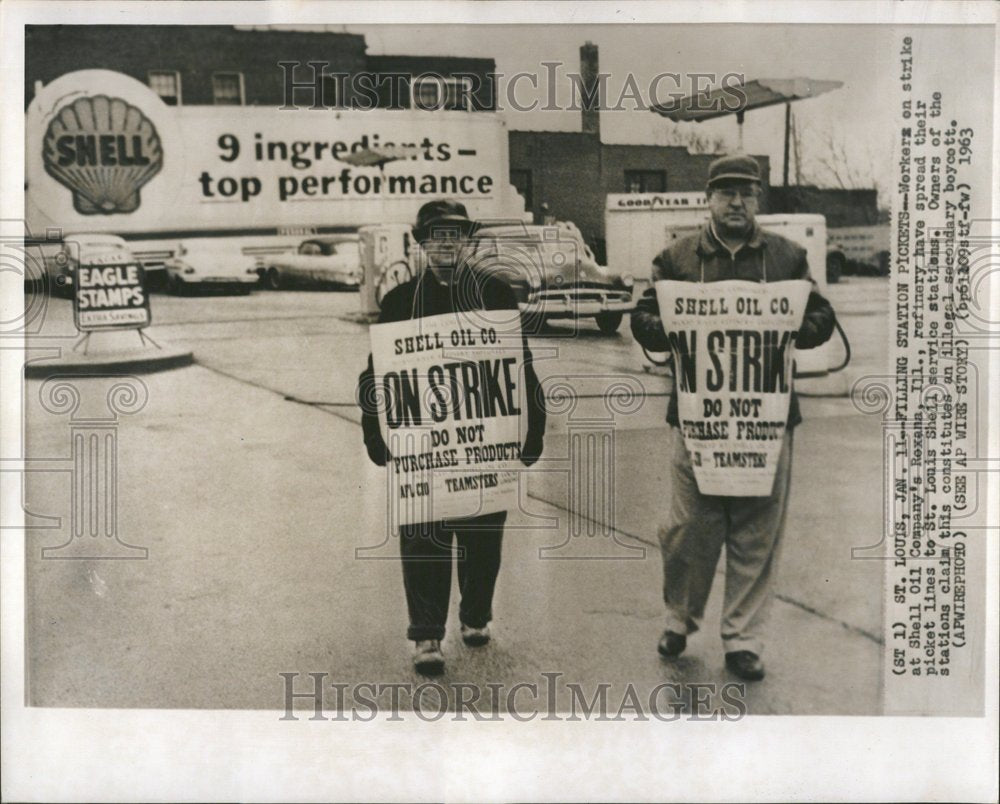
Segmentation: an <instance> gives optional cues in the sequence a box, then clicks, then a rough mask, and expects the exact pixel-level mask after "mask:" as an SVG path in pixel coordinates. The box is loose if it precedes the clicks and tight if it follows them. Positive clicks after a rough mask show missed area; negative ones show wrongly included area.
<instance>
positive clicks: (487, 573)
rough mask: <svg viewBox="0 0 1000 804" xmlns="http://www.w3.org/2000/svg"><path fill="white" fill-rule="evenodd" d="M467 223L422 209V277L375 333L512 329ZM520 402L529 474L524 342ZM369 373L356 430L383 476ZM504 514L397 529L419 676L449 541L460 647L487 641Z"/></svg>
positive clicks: (541, 412) (434, 662)
mask: <svg viewBox="0 0 1000 804" xmlns="http://www.w3.org/2000/svg"><path fill="white" fill-rule="evenodd" d="M474 228H475V223H474V222H473V221H472V220H470V219H469V216H468V213H467V211H466V208H465V206H464V205H462V204H460V203H458V202H456V201H451V200H437V201H430V202H428V203H426V204H424V205H423V206H422V207H421V208H420V210H419V211H418V213H417V221H416V225H415V226H414V227H413V234H414V238H415V239H416V240H417V242H419V243H420V245H421V251H422V253H423V255H424V256H425V258H426V267H425V268H424V270H422V271H421V272H420V273H418V274H417V275H416V276H415V277H413V278H412V279H410V280H408V281H407V282H404V283H402V284H400V285H397V286H396V287H394V288H392V289H391V290H390V291H389V292H388V293H387V294H386V295H385V298H384V299H383V300H382V307H381V310H380V312H379V317H378V323H380V324H381V323H387V322H393V321H406V320H410V319H414V318H422V317H425V316H435V315H441V314H444V313H454V312H462V313H469V312H474V311H476V310H512V311H514V316H513V317H514V319H515V320H516V319H517V312H516V311H517V310H518V306H517V298H516V297H515V295H514V292H513V290H512V289H511V288H510V286H509V285H508V284H507V283H505V282H504V281H503V280H502V279H501V278H500V277H498V276H497V275H496V274H495V273H494V274H490V273H484V272H482V271H478V270H476V266H475V264H474V261H470V260H469V259H468V256H469V246H470V242H471V241H470V235H471V234H472V232H473V230H474ZM524 366H525V373H524V399H525V404H526V406H527V411H528V425H527V433H525V434H524V438H523V443H522V446H521V462H522V463H523V464H524V465H525V466H531V465H532V464H533V463H535V461H537V460H538V458H539V456H540V455H541V453H542V446H543V437H544V433H545V406H544V401H543V398H542V395H541V392H540V388H539V384H538V378H537V376H536V374H535V371H534V368H533V367H532V362H531V352H530V351H529V349H528V344H527V339H526V338H525V339H524ZM374 383H375V378H374V369H373V361H372V358H371V356H369V358H368V368H367V369H365V371H364V372H362V374H361V376H360V378H359V387H358V396H359V400H360V404H361V407H362V420H361V423H362V429H363V433H364V442H365V447H366V448H367V450H368V456H369V457H370V458H371V460H372V461H373V462H374V463H375V464H377V465H378V466H385V465H386V463H387V462H388V461H389V460H390V458H391V456H390V453H389V449H388V448H387V446H386V444H385V441H384V439H383V437H382V432H381V428H380V425H379V420H378V410H377V407H376V405H375V393H374ZM506 520H507V512H506V511H500V512H498V513H491V514H486V515H483V516H476V517H468V518H465V519H458V520H456V519H450V520H448V521H447V523H446V522H444V521H435V522H429V523H419V524H413V525H403V526H401V527H400V533H399V537H400V538H399V549H400V556H401V558H402V564H403V586H404V589H405V592H406V605H407V609H408V612H409V627H408V629H407V638H408V639H410V640H411V641H413V642H414V643H415V650H414V655H413V663H414V667H415V668H416V670H417V671H418V672H420V673H424V674H428V675H433V674H437V673H440V672H442V671H443V670H444V655H443V653H442V651H441V640H442V639H443V638H444V634H445V622H446V620H447V617H448V601H449V597H450V594H451V578H452V560H453V541H454V542H455V543H457V547H458V558H457V563H458V585H459V589H460V592H461V604H460V607H459V619H460V621H461V635H462V641H463V642H464V643H465V644H466V645H468V646H470V647H481V646H483V645H486V644H487V643H488V642H489V641H490V630H489V624H490V621H491V620H492V618H493V612H492V604H493V591H494V587H495V585H496V581H497V575H498V573H499V570H500V554H501V542H502V540H503V531H504V524H505V522H506Z"/></svg>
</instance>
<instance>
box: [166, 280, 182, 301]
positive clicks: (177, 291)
mask: <svg viewBox="0 0 1000 804" xmlns="http://www.w3.org/2000/svg"><path fill="white" fill-rule="evenodd" d="M167 287H168V288H169V289H170V292H171V293H173V294H174V295H175V296H183V295H184V280H183V279H181V278H180V277H179V276H176V275H174V276H170V277H169V278H168V279H167Z"/></svg>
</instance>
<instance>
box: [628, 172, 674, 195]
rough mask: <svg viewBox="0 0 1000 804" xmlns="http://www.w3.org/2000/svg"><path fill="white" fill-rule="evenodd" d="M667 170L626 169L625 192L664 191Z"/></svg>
mask: <svg viewBox="0 0 1000 804" xmlns="http://www.w3.org/2000/svg"><path fill="white" fill-rule="evenodd" d="M666 191H667V172H666V171H665V170H626V171H625V192H626V193H665V192H666Z"/></svg>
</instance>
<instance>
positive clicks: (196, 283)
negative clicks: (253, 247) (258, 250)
mask: <svg viewBox="0 0 1000 804" xmlns="http://www.w3.org/2000/svg"><path fill="white" fill-rule="evenodd" d="M166 268H167V287H168V288H169V289H170V291H171V292H172V293H176V294H183V293H186V292H187V291H189V290H192V289H194V288H200V289H203V290H213V291H220V292H229V293H240V294H244V295H245V294H247V293H249V292H250V291H251V290H253V288H254V285H256V284H257V281H258V277H257V265H256V263H255V262H254V260H253V258H252V257H246V256H244V255H243V254H242V253H240V252H239V251H236V250H234V248H233V247H232V246H230V245H220V244H217V243H214V242H212V241H211V240H183V241H181V242H180V243H178V244H177V249H176V250H175V251H174V255H173V256H172V257H170V258H168V259H167V260H166Z"/></svg>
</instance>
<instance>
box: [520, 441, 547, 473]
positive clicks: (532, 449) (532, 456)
mask: <svg viewBox="0 0 1000 804" xmlns="http://www.w3.org/2000/svg"><path fill="white" fill-rule="evenodd" d="M544 448H545V447H544V438H543V436H540V435H539V436H532V437H529V438H528V440H527V441H525V442H524V446H523V447H522V448H521V463H523V464H524V465H525V466H531V465H532V464H533V463H535V462H536V461H537V460H538V459H539V458H540V457H541V456H542V450H543V449H544Z"/></svg>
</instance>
